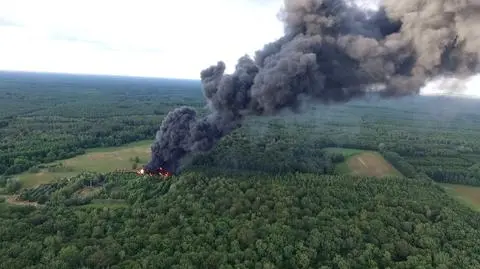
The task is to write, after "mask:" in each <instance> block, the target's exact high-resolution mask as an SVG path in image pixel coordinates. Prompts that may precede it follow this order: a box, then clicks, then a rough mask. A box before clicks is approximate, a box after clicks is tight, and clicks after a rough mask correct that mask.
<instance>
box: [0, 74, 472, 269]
mask: <svg viewBox="0 0 480 269" xmlns="http://www.w3.org/2000/svg"><path fill="white" fill-rule="evenodd" d="M479 104H480V102H479V101H477V100H468V99H460V98H453V97H408V98H402V99H396V100H395V99H392V100H378V99H376V98H375V97H371V98H369V99H367V100H359V101H354V102H351V103H348V104H342V105H328V106H327V105H306V106H305V107H304V111H303V113H302V114H298V115H294V114H291V113H288V112H285V113H284V114H282V115H279V116H276V117H268V118H249V119H248V120H247V121H246V122H245V124H244V126H243V127H242V128H240V129H237V130H235V131H234V132H233V133H232V134H230V135H229V136H227V137H225V138H224V139H222V141H221V142H220V143H219V144H218V145H217V147H215V148H214V149H213V150H212V151H211V152H209V153H205V154H199V155H195V156H191V157H190V158H188V159H187V160H186V161H185V163H184V164H183V173H181V174H180V175H178V176H174V177H171V178H169V179H168V180H161V179H159V178H156V177H138V176H136V175H135V174H126V173H118V172H111V173H105V174H102V173H93V172H84V173H81V174H79V175H78V176H76V177H73V178H69V179H68V180H67V179H59V180H56V181H54V182H52V183H49V184H43V185H40V186H37V187H34V188H28V189H27V188H22V186H21V184H20V183H19V182H18V181H15V175H14V174H16V173H19V172H22V171H26V170H28V169H32V167H33V168H35V167H38V166H39V165H40V164H41V163H45V162H50V161H53V160H57V159H63V158H66V157H70V156H74V155H78V154H82V153H83V152H84V151H85V149H87V148H92V147H99V146H116V145H123V144H126V143H128V142H132V141H137V140H142V139H152V140H153V139H154V137H155V132H156V130H157V129H158V127H159V125H160V123H161V121H162V119H163V117H164V116H165V115H166V113H168V111H169V110H171V109H173V108H174V107H177V106H181V105H189V106H193V107H196V108H198V109H200V111H201V113H203V112H204V111H205V110H204V108H205V103H204V100H203V97H202V93H201V88H200V85H199V83H198V82H196V81H177V80H165V79H142V78H120V77H95V76H73V75H54V74H50V75H45V74H27V73H0V138H1V142H0V174H3V176H2V177H0V190H2V191H3V193H4V194H5V196H2V197H0V220H1V221H0V226H1V227H0V238H1V240H0V268H9V269H10V268H222V269H224V268H225V269H226V268H322V269H337V268H338V269H340V268H342V269H343V268H392V269H393V268H424V269H430V268H432V269H433V268H441V269H444V268H480V255H479V253H480V249H479V246H480V226H479V225H480V213H478V212H475V211H473V210H472V209H470V208H469V207H467V206H465V205H463V204H461V203H459V202H458V201H457V200H455V199H454V198H452V197H451V196H449V195H448V194H447V192H445V191H444V189H443V188H442V187H441V186H439V185H438V184H436V183H435V181H436V182H448V183H460V184H466V185H479V186H480V142H478V139H476V137H477V136H478V133H479V132H480V124H479V123H480V112H479V111H478V109H477V107H478V105H479ZM331 147H342V148H351V149H360V150H371V151H378V152H379V153H380V154H381V155H383V157H384V158H385V159H386V160H388V161H389V162H390V163H392V164H393V165H394V166H395V168H396V169H397V170H398V171H400V172H401V173H402V174H403V175H404V176H405V178H399V177H386V178H373V177H360V176H350V175H343V174H341V173H340V171H338V169H337V164H339V163H342V162H343V161H344V160H345V156H343V155H342V154H339V153H335V152H332V151H329V150H327V149H328V148H331ZM132 157H134V156H132ZM127 168H128V167H127ZM11 195H14V196H11ZM17 196H18V198H19V199H20V200H23V201H29V202H30V203H29V204H28V205H13V204H12V203H9V201H8V199H10V198H12V197H17Z"/></svg>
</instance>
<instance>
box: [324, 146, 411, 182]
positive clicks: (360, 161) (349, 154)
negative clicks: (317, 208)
mask: <svg viewBox="0 0 480 269" xmlns="http://www.w3.org/2000/svg"><path fill="white" fill-rule="evenodd" d="M325 150H326V151H327V152H332V153H341V154H342V155H343V156H344V157H345V161H344V162H343V163H341V164H338V165H337V166H336V170H337V172H338V173H339V174H350V175H357V176H373V177H384V176H399V177H401V176H402V174H401V173H400V172H399V171H398V170H397V169H395V167H393V165H391V164H390V163H389V162H388V161H387V160H385V159H384V158H383V156H382V155H381V154H380V153H378V152H375V151H365V150H359V149H346V148H326V149H325Z"/></svg>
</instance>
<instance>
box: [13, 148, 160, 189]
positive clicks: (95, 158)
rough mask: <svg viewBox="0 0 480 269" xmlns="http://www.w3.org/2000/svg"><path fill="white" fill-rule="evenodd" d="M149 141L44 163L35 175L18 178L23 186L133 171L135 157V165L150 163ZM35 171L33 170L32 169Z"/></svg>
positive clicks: (27, 173)
mask: <svg viewBox="0 0 480 269" xmlns="http://www.w3.org/2000/svg"><path fill="white" fill-rule="evenodd" d="M151 143H152V140H145V141H139V142H135V143H131V144H127V145H124V146H121V147H108V148H95V149H90V150H87V152H86V153H85V154H83V155H79V156H76V157H73V158H70V159H66V160H60V161H56V162H52V163H49V164H46V165H44V166H46V167H48V168H41V169H39V171H36V172H34V173H32V172H24V173H22V174H20V175H18V176H17V177H18V179H19V180H20V182H21V183H22V185H23V186H24V187H33V186H36V185H39V184H45V183H49V182H51V181H53V180H55V179H60V178H65V177H71V176H74V175H77V174H78V173H80V172H82V171H93V172H110V171H114V170H117V169H127V170H129V169H132V168H133V164H134V163H135V158H136V157H138V159H137V160H138V166H140V165H142V164H145V163H146V162H148V161H149V160H150V146H151ZM34 171H35V170H34Z"/></svg>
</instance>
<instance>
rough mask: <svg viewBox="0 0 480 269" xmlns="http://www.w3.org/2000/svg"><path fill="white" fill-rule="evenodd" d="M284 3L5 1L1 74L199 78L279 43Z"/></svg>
mask: <svg viewBox="0 0 480 269" xmlns="http://www.w3.org/2000/svg"><path fill="white" fill-rule="evenodd" d="M281 4H282V0H263V1H262V0H257V1H254V0H228V1H225V0H201V1H199V0H183V1H173V0H117V1H114V0H81V1H80V0H42V1H38V0H0V7H1V8H0V40H1V42H0V69H1V70H36V71H53V72H69V73H103V74H121V75H138V76H162V77H179V78H196V79H198V78H199V74H200V71H201V70H202V69H204V68H206V67H208V66H209V65H212V64H216V62H217V61H218V60H224V61H225V62H226V63H227V66H228V67H229V71H230V70H231V69H232V68H233V67H234V65H235V62H236V60H237V59H238V58H239V57H240V56H242V55H244V54H245V53H248V54H251V53H253V52H254V51H255V50H257V49H259V48H261V47H262V46H263V44H265V43H267V42H269V41H273V40H274V39H276V38H277V37H280V36H281V35H282V32H283V28H282V24H281V23H280V22H279V21H278V20H277V19H276V13H277V12H278V10H279V8H280V7H281Z"/></svg>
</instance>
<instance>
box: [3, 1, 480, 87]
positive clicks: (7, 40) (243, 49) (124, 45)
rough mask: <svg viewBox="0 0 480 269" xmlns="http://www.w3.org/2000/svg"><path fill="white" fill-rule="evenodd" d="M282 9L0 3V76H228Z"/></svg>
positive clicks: (271, 30)
mask: <svg viewBox="0 0 480 269" xmlns="http://www.w3.org/2000/svg"><path fill="white" fill-rule="evenodd" d="M357 1H362V2H365V3H368V2H377V3H378V2H379V0H357ZM282 2H283V0H228V1H227V0H183V1H180V0H175V1H174V0H116V1H115V0H42V1H39V0H0V7H1V8H0V70H27V71H50V72H62V73H65V72H66V73H87V74H89V73H90V74H92V73H96V74H115V75H132V76H156V77H157V76H158V77H176V78H193V79H199V76H200V71H201V70H203V69H204V68H206V67H208V66H210V65H212V64H216V62H217V61H219V60H223V61H225V62H226V64H227V72H231V71H232V70H233V68H234V66H235V63H236V61H237V59H238V58H239V57H241V56H242V55H244V54H246V53H247V54H250V55H253V53H254V52H255V50H257V49H260V48H262V47H263V45H264V44H265V43H267V42H270V41H273V40H275V39H276V38H278V37H280V36H281V35H282V33H283V26H282V24H281V23H280V22H279V21H278V20H277V19H276V14H277V12H278V10H279V9H280V7H281V5H282ZM443 85H444V84H439V83H437V84H430V85H428V87H426V88H425V89H424V90H423V92H424V93H426V94H429V93H432V92H438V90H439V89H441V90H448V89H446V88H445V87H443ZM458 85H459V84H458V83H457V84H455V83H454V84H452V83H450V88H451V87H454V86H458ZM465 85H466V87H465V89H464V91H463V93H464V94H467V95H478V96H480V77H476V78H474V79H472V80H469V81H468V83H466V84H465Z"/></svg>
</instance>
